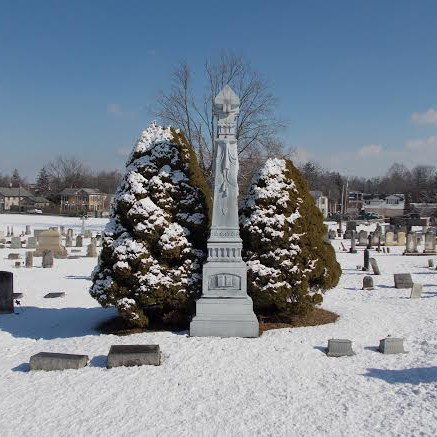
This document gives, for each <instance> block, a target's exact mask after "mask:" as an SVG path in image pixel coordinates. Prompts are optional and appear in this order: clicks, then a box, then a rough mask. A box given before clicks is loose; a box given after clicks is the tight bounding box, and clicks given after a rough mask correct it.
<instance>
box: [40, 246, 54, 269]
mask: <svg viewBox="0 0 437 437" xmlns="http://www.w3.org/2000/svg"><path fill="white" fill-rule="evenodd" d="M53 258H54V257H53V252H52V251H51V250H44V252H43V253H42V267H43V268H44V269H51V268H52V267H53Z"/></svg>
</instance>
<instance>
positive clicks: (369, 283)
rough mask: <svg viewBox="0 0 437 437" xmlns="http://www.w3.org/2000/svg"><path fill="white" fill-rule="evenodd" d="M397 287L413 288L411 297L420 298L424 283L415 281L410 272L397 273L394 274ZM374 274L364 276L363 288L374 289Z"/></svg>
mask: <svg viewBox="0 0 437 437" xmlns="http://www.w3.org/2000/svg"><path fill="white" fill-rule="evenodd" d="M394 282H395V288H398V289H405V288H406V289H408V288H409V289H411V293H410V299H420V298H421V297H422V290H423V285H422V284H418V283H414V282H413V280H412V278H411V275H410V274H409V273H395V274H394ZM373 289H374V285H373V278H372V276H364V278H363V290H373Z"/></svg>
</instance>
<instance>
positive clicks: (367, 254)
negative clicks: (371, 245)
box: [363, 249, 370, 272]
mask: <svg viewBox="0 0 437 437" xmlns="http://www.w3.org/2000/svg"><path fill="white" fill-rule="evenodd" d="M369 257H370V252H369V249H364V266H363V271H366V272H368V271H369V268H370V265H369Z"/></svg>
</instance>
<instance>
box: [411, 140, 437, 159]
mask: <svg viewBox="0 0 437 437" xmlns="http://www.w3.org/2000/svg"><path fill="white" fill-rule="evenodd" d="M405 148H406V149H408V150H411V151H416V152H421V153H425V154H428V155H429V154H433V153H435V152H437V135H434V136H431V137H428V138H416V139H411V140H407V141H405ZM422 156H423V155H422ZM424 158H425V160H426V156H424Z"/></svg>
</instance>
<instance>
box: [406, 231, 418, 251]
mask: <svg viewBox="0 0 437 437" xmlns="http://www.w3.org/2000/svg"><path fill="white" fill-rule="evenodd" d="M406 253H408V254H413V253H417V236H416V233H415V232H409V233H408V234H407V247H406Z"/></svg>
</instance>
